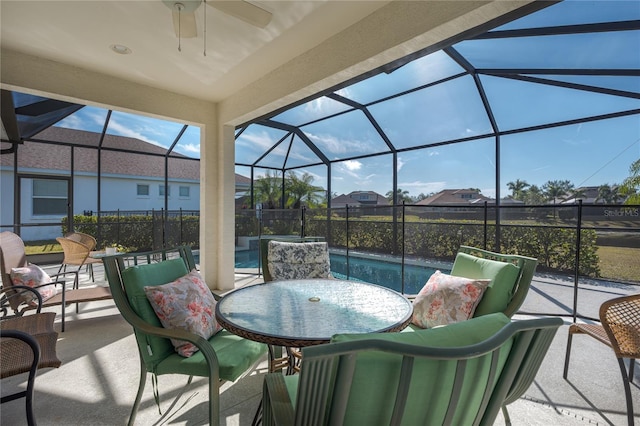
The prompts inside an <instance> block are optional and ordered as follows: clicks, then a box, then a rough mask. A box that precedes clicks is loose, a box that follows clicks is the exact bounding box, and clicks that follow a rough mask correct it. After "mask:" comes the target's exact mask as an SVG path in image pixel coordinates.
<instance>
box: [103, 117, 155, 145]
mask: <svg viewBox="0 0 640 426" xmlns="http://www.w3.org/2000/svg"><path fill="white" fill-rule="evenodd" d="M109 130H110V131H113V132H114V133H117V134H118V135H120V136H126V137H129V138H135V139H140V140H141V141H145V142H148V143H150V144H153V145H158V146H163V145H162V144H161V143H160V142H158V141H156V140H154V139H151V138H149V137H148V136H147V135H145V134H143V133H140V132H139V131H136V130H133V129H131V128H130V127H128V126H127V125H123V124H120V123H119V122H118V121H117V120H110V121H109Z"/></svg>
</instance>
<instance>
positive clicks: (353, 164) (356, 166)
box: [340, 160, 362, 171]
mask: <svg viewBox="0 0 640 426" xmlns="http://www.w3.org/2000/svg"><path fill="white" fill-rule="evenodd" d="M340 164H342V165H344V167H345V168H346V169H347V170H349V171H355V170H360V169H361V168H362V163H361V162H359V161H358V160H347V161H343V162H342V163H340Z"/></svg>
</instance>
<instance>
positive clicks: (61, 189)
mask: <svg viewBox="0 0 640 426" xmlns="http://www.w3.org/2000/svg"><path fill="white" fill-rule="evenodd" d="M68 189H69V186H68V182H67V181H66V180H57V179H33V196H32V208H33V215H34V216H64V215H66V214H67V204H68V203H69V198H68Z"/></svg>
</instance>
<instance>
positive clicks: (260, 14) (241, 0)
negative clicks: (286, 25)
mask: <svg viewBox="0 0 640 426" xmlns="http://www.w3.org/2000/svg"><path fill="white" fill-rule="evenodd" d="M206 3H207V4H208V5H209V6H212V7H215V8H216V9H218V10H220V11H222V12H224V13H226V14H228V15H231V16H233V17H236V18H238V19H240V20H242V21H244V22H247V23H249V24H251V25H255V26H256V27H259V28H264V27H266V26H267V25H268V24H269V22H271V17H272V16H273V14H272V13H271V12H269V11H267V10H265V9H263V8H261V7H259V6H256V5H255V4H252V3H249V2H248V1H245V0H209V1H207V2H206Z"/></svg>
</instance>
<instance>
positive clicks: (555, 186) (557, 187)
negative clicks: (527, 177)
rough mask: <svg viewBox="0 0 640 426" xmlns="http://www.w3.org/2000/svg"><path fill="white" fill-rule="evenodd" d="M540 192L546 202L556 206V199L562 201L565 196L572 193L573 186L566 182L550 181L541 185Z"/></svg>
mask: <svg viewBox="0 0 640 426" xmlns="http://www.w3.org/2000/svg"><path fill="white" fill-rule="evenodd" d="M542 190H543V191H544V194H545V196H546V197H547V200H548V201H553V204H556V201H557V200H558V199H560V200H564V199H565V198H566V196H567V194H569V193H570V192H571V191H573V184H572V183H571V181H568V180H550V181H548V182H547V183H545V184H544V185H542Z"/></svg>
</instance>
